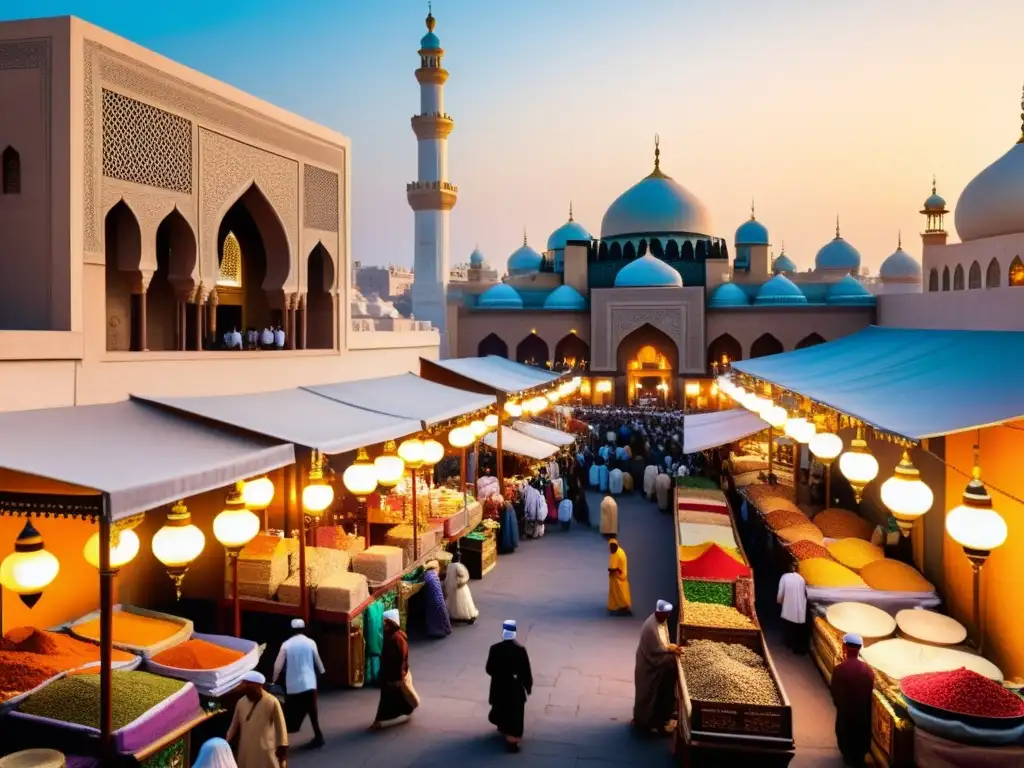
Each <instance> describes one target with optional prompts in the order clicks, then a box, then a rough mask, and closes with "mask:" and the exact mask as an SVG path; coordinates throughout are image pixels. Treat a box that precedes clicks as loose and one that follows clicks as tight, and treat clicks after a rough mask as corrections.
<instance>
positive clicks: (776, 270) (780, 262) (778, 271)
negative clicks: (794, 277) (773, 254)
mask: <svg viewBox="0 0 1024 768" xmlns="http://www.w3.org/2000/svg"><path fill="white" fill-rule="evenodd" d="M793 272H796V264H794V263H793V260H792V259H791V258H789V256H787V255H786V252H785V251H783V252H782V253H780V254H779V255H778V257H777V258H776V259H775V261H773V262H772V274H773V275H783V274H792V273H793Z"/></svg>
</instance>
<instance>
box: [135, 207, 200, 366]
mask: <svg viewBox="0 0 1024 768" xmlns="http://www.w3.org/2000/svg"><path fill="white" fill-rule="evenodd" d="M196 263H197V248H196V235H195V232H194V231H193V230H192V227H191V225H190V224H189V223H188V221H187V220H186V219H185V217H184V216H182V214H181V212H180V211H178V209H177V208H175V209H174V210H172V211H171V212H170V213H168V214H167V215H166V216H165V217H164V219H163V221H161V222H160V225H159V226H158V227H157V230H156V272H155V273H154V274H153V279H152V281H150V284H149V290H148V291H146V344H147V347H148V348H149V349H153V350H184V349H185V348H186V347H187V343H188V338H189V335H188V324H189V318H188V316H189V312H188V304H187V302H188V299H189V296H190V295H191V294H192V290H193V288H194V286H195V282H194V279H193V275H194V274H195V270H196ZM193 322H194V317H193ZM193 336H194V333H193Z"/></svg>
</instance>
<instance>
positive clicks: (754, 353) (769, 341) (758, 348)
mask: <svg viewBox="0 0 1024 768" xmlns="http://www.w3.org/2000/svg"><path fill="white" fill-rule="evenodd" d="M782 351H783V347H782V342H781V341H779V340H778V339H776V338H775V337H774V336H772V335H771V334H770V333H763V334H761V335H760V336H758V337H757V339H755V341H754V343H753V344H751V345H750V357H751V358H755V357H767V356H768V355H777V354H779V353H780V352H782Z"/></svg>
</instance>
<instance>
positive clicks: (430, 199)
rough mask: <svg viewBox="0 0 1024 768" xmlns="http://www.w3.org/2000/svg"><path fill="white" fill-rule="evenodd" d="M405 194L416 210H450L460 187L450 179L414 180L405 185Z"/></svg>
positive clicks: (410, 204)
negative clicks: (449, 180)
mask: <svg viewBox="0 0 1024 768" xmlns="http://www.w3.org/2000/svg"><path fill="white" fill-rule="evenodd" d="M405 196H406V199H407V200H408V201H409V207H410V208H412V209H413V210H414V211H450V210H451V209H452V208H454V207H455V202H456V200H458V197H459V187H458V185H457V184H452V183H451V182H448V181H413V182H410V183H409V184H406V185H405Z"/></svg>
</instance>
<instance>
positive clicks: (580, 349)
mask: <svg viewBox="0 0 1024 768" xmlns="http://www.w3.org/2000/svg"><path fill="white" fill-rule="evenodd" d="M589 363H590V345H589V344H587V342H585V341H584V340H583V339H581V338H580V337H579V336H578V335H577V334H575V333H567V334H566V335H565V336H563V337H562V338H561V339H559V340H558V343H557V344H555V357H554V367H555V368H558V369H565V370H568V369H574V368H575V369H580V370H583V369H585V368H586V367H587V365H588V364H589Z"/></svg>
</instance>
